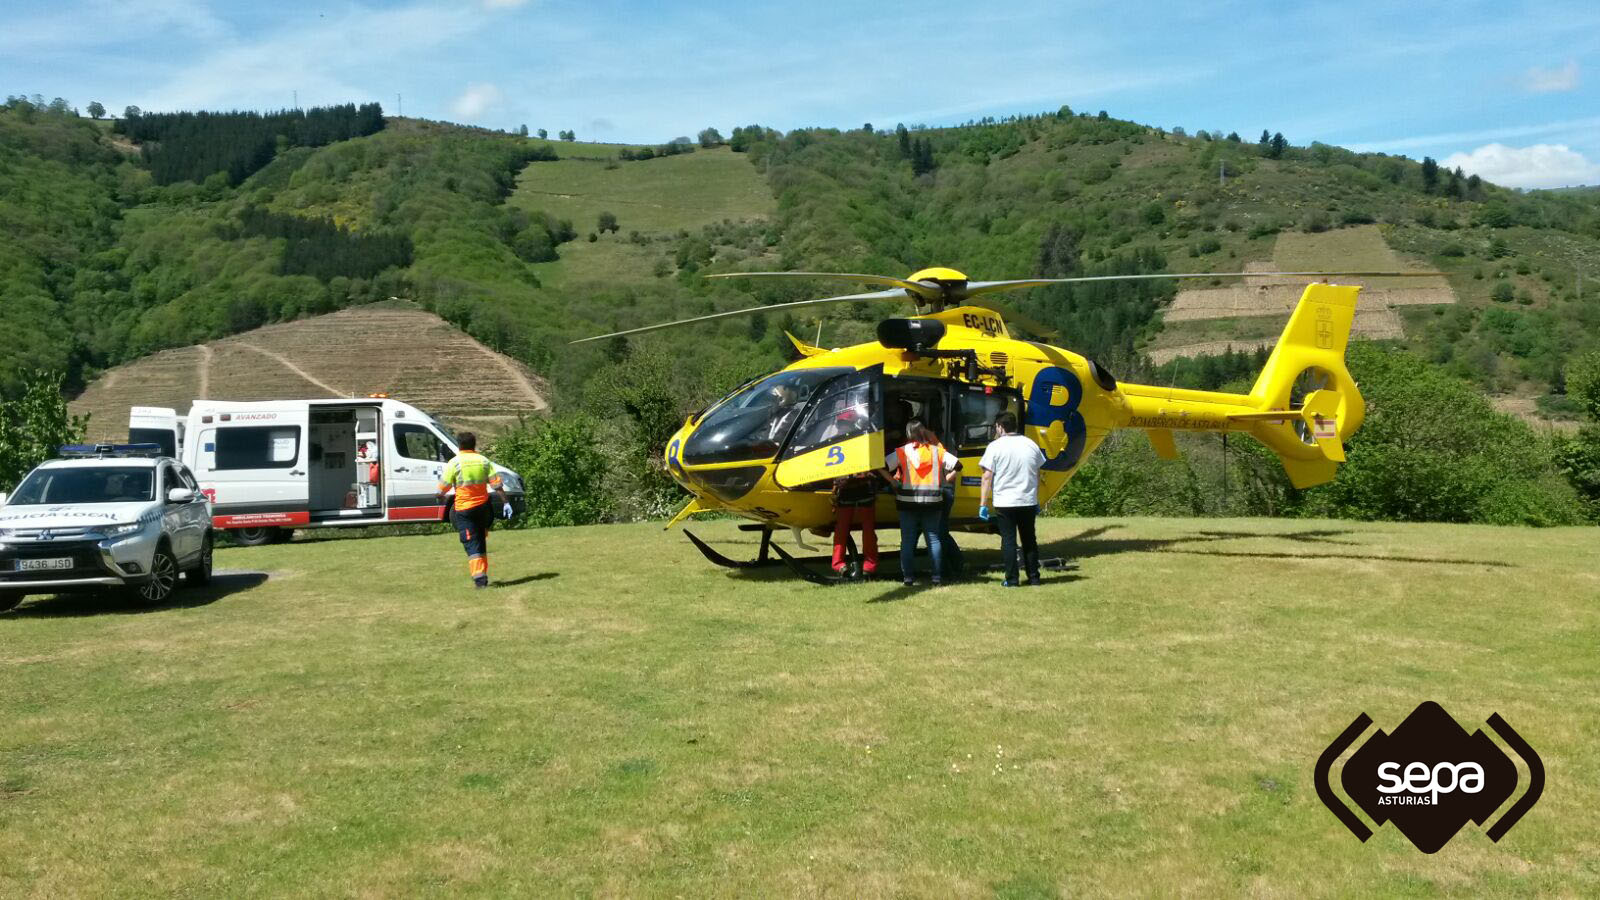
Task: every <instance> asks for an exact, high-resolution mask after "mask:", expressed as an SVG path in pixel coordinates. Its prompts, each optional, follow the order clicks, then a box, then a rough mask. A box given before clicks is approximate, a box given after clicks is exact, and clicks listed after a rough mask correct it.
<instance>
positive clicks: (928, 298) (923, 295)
mask: <svg viewBox="0 0 1600 900" xmlns="http://www.w3.org/2000/svg"><path fill="white" fill-rule="evenodd" d="M1443 275H1444V273H1443V272H1159V273H1154V274H1145V275H1080V276H1076V277H1072V278H1019V279H1013V280H1009V281H971V280H969V279H968V278H967V276H966V275H965V274H963V273H961V272H958V271H956V270H955V269H946V268H941V267H935V268H929V269H922V270H921V271H918V272H914V273H912V274H911V275H910V277H908V278H894V277H892V276H889V275H865V274H858V273H847V272H720V273H717V274H715V275H707V276H706V277H707V278H791V279H793V278H813V279H815V278H823V279H830V280H836V281H854V282H857V283H860V284H874V285H886V286H887V290H881V291H870V292H867V293H862V294H842V295H840V296H837V297H822V298H819V299H816V300H795V301H792V302H788V303H772V304H768V305H766V306H753V307H747V308H745V309H734V310H728V311H726V312H719V313H712V314H711V315H707V316H695V317H694V318H691V319H679V320H677V321H675V322H661V323H657V324H655V325H645V326H643V327H640V328H630V329H627V330H624V331H613V332H611V333H610V334H599V335H595V336H594V337H586V338H580V339H578V340H576V341H573V342H572V343H574V344H582V343H585V342H588V341H599V340H605V339H606V338H614V337H624V336H626V335H630V334H644V333H645V332H649V331H660V330H661V329H664V328H677V327H678V326H681V325H693V324H695V323H698V322H710V321H713V320H716V319H727V318H732V317H735V316H749V315H756V314H758V313H766V312H773V311H776V310H791V309H800V308H803V307H807V306H820V305H822V304H827V303H858V302H867V301H881V300H910V301H911V302H912V303H913V304H914V305H915V307H916V309H917V311H918V313H919V314H921V313H924V312H940V311H942V310H944V309H945V308H946V307H950V306H960V305H962V304H964V303H971V304H972V305H974V306H982V307H985V308H988V309H993V310H994V311H995V312H998V313H999V314H1000V315H1001V316H1003V317H1004V318H1005V319H1006V320H1007V321H1009V322H1013V323H1015V324H1017V325H1019V326H1021V327H1022V328H1023V329H1024V330H1026V331H1030V332H1033V333H1035V334H1038V335H1040V336H1041V337H1049V336H1052V335H1053V334H1054V333H1055V330H1054V329H1052V328H1050V327H1049V326H1047V325H1043V324H1041V323H1039V322H1036V321H1034V320H1032V319H1030V318H1028V317H1027V316H1025V315H1023V314H1022V313H1020V312H1018V311H1017V310H1016V309H1014V308H1013V307H1012V306H1011V305H1010V304H1005V303H1002V302H1000V301H998V300H994V299H990V295H992V294H998V293H1001V292H1004V291H1017V290H1023V289H1025V288H1035V287H1046V286H1048V285H1052V284H1084V283H1089V282H1097V281H1152V280H1155V279H1158V278H1178V279H1184V278H1239V277H1251V278H1266V277H1272V278H1309V279H1313V280H1318V281H1320V280H1325V279H1328V278H1335V277H1339V278H1439V277H1443ZM980 298H982V299H980Z"/></svg>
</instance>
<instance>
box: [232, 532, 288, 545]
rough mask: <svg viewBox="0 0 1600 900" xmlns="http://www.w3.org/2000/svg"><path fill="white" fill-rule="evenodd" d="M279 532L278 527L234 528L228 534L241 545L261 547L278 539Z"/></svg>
mask: <svg viewBox="0 0 1600 900" xmlns="http://www.w3.org/2000/svg"><path fill="white" fill-rule="evenodd" d="M277 533H278V529H276V528H234V529H230V530H229V531H228V536H229V537H231V538H233V542H234V543H235V544H238V545H239V546H241V547H259V546H261V545H262V544H270V543H272V542H273V541H274V540H276V539H277Z"/></svg>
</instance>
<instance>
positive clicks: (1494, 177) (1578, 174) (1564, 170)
mask: <svg viewBox="0 0 1600 900" xmlns="http://www.w3.org/2000/svg"><path fill="white" fill-rule="evenodd" d="M1439 165H1440V166H1441V167H1443V168H1446V169H1454V168H1456V167H1457V166H1459V167H1461V170H1462V171H1464V172H1466V173H1467V174H1468V175H1477V176H1478V177H1480V178H1482V179H1484V180H1485V181H1492V182H1494V183H1495V184H1503V185H1505V186H1506V187H1516V188H1553V187H1568V186H1570V185H1579V184H1600V164H1596V163H1592V162H1590V161H1589V160H1587V159H1585V158H1584V156H1583V154H1582V153H1578V152H1576V151H1574V150H1572V149H1570V148H1568V147H1567V145H1565V144H1534V145H1533V146H1531V147H1507V146H1506V145H1505V144H1486V145H1484V146H1482V147H1479V148H1478V149H1476V150H1474V151H1472V152H1471V153H1453V154H1451V155H1450V156H1447V157H1445V158H1444V159H1442V160H1440V161H1439Z"/></svg>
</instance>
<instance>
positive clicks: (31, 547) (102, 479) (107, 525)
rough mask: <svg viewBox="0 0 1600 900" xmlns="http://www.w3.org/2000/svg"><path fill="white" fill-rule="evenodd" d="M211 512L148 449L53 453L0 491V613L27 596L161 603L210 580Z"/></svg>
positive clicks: (191, 486)
mask: <svg viewBox="0 0 1600 900" xmlns="http://www.w3.org/2000/svg"><path fill="white" fill-rule="evenodd" d="M211 545H212V530H211V508H210V503H209V502H208V501H207V499H206V497H205V495H204V494H202V493H200V489H199V485H197V484H196V483H195V480H194V476H192V475H190V474H189V471H188V469H186V468H184V466H183V464H182V463H180V462H178V461H177V460H175V459H172V458H171V457H168V456H164V455H162V453H161V448H160V447H159V446H157V445H155V444H115V445H113V444H100V445H96V446H89V445H81V446H70V447H62V448H61V458H60V459H54V460H50V461H48V462H45V463H42V464H40V465H39V467H38V468H36V469H34V470H33V471H32V472H29V473H28V475H27V477H25V478H23V479H22V481H21V482H20V483H18V484H17V487H16V489H15V490H13V491H12V492H11V493H10V495H0V610H5V609H10V608H11V607H13V606H16V605H17V604H18V603H20V602H22V599H23V598H24V597H26V596H27V595H29V594H55V593H62V592H66V591H76V590H86V589H102V590H103V589H107V588H127V589H128V591H129V594H130V595H131V599H134V600H136V601H138V602H142V603H150V604H154V603H161V602H162V601H164V600H166V599H167V597H168V595H170V594H171V593H172V591H173V589H174V588H176V587H177V585H178V575H179V573H185V574H186V575H187V581H188V583H189V584H191V585H194V584H205V583H206V582H208V581H210V580H211Z"/></svg>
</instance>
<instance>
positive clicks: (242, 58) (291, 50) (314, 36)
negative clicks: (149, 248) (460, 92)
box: [135, 4, 478, 110]
mask: <svg viewBox="0 0 1600 900" xmlns="http://www.w3.org/2000/svg"><path fill="white" fill-rule="evenodd" d="M470 18H471V17H464V16H461V15H459V11H458V10H456V9H453V8H447V7H442V6H434V5H428V4H421V5H415V6H407V7H398V8H389V9H369V8H365V7H359V6H358V7H351V8H350V9H348V10H347V11H345V12H343V13H340V14H337V15H335V16H333V17H331V18H326V19H324V18H320V17H319V18H318V19H317V20H316V21H315V22H314V23H306V24H305V25H304V26H302V27H298V28H295V29H292V30H283V31H278V32H272V33H267V34H264V35H259V36H257V35H251V36H249V37H248V38H243V39H237V40H227V41H221V42H218V43H216V44H215V45H209V46H208V47H207V52H205V53H204V54H203V55H198V56H197V57H196V58H193V59H192V60H188V59H186V60H184V63H183V65H182V68H180V69H179V70H178V71H176V72H175V73H174V74H173V75H172V76H171V77H170V78H169V79H168V80H167V81H166V82H165V83H164V84H161V85H160V86H158V87H156V88H155V89H153V90H148V91H145V92H142V95H141V96H140V97H139V98H138V99H137V100H136V101H135V102H137V103H138V104H139V105H140V106H143V107H144V108H145V109H147V110H172V109H202V108H220V107H235V106H241V107H246V108H250V107H254V108H259V109H279V108H283V107H287V106H288V105H289V104H290V102H291V100H292V98H293V97H294V96H295V94H296V92H298V95H299V100H300V105H301V106H319V105H323V104H327V103H348V102H351V101H358V102H359V101H363V100H368V99H373V98H374V97H376V96H379V95H387V93H388V91H387V90H382V91H379V90H376V89H375V85H373V84H372V83H371V82H373V81H375V80H376V79H375V78H374V76H373V73H374V72H375V71H377V69H378V67H380V66H382V65H383V64H385V63H387V62H388V61H390V60H392V59H394V58H397V57H401V58H403V57H405V56H406V55H408V54H412V55H415V54H419V53H422V52H424V51H431V50H434V49H435V48H437V47H439V46H440V45H443V44H446V43H448V42H449V41H451V40H454V39H457V38H461V37H464V36H466V35H469V34H471V33H472V32H473V31H474V30H475V29H476V28H477V27H478V26H477V24H476V23H474V22H472V21H470V20H469V19H470ZM352 35H366V36H370V37H371V39H370V40H352V39H351V36H352ZM385 87H387V85H385Z"/></svg>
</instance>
